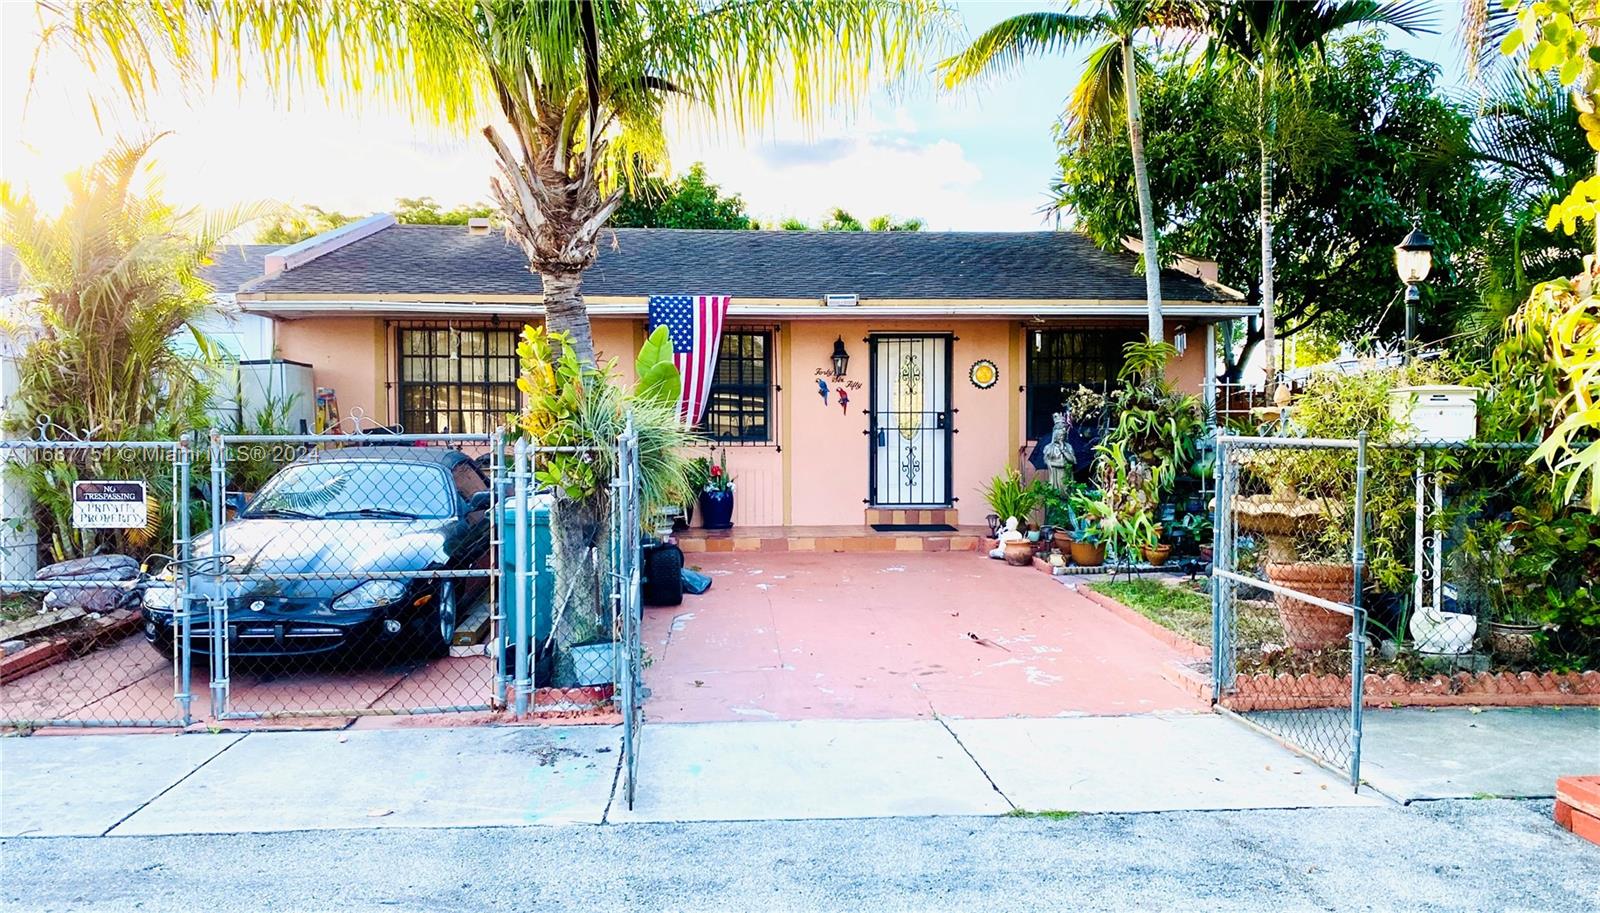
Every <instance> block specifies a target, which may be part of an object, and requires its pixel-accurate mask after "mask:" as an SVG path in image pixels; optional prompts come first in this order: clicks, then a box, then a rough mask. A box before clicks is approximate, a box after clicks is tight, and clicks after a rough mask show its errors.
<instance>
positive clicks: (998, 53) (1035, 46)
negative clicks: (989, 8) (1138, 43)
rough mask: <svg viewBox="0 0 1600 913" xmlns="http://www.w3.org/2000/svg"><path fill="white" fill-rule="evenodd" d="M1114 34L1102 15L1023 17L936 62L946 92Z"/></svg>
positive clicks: (1000, 25)
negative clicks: (1034, 58)
mask: <svg viewBox="0 0 1600 913" xmlns="http://www.w3.org/2000/svg"><path fill="white" fill-rule="evenodd" d="M1114 32H1115V24H1114V23H1113V22H1112V20H1111V19H1110V18H1109V17H1107V16H1105V15H1103V14H1102V15H1093V16H1079V15H1075V14H1071V13H1024V14H1022V15H1020V16H1012V17H1011V18H1009V19H1006V20H1004V21H1002V22H998V23H996V24H995V25H992V26H990V27H989V28H988V29H987V30H985V31H984V33H983V34H981V35H979V36H978V37H977V38H976V39H974V40H973V42H972V44H970V45H968V46H967V48H966V49H965V50H963V51H962V52H961V53H959V54H956V55H955V56H953V57H948V58H946V59H944V60H942V61H940V62H939V64H938V67H937V70H938V72H939V73H940V74H941V75H942V77H943V79H944V84H945V87H946V88H955V87H956V86H959V85H963V84H965V83H968V82H972V81H975V80H977V79H980V78H983V77H987V76H997V75H1001V74H1004V73H1009V72H1011V71H1013V70H1015V69H1016V68H1017V67H1018V66H1020V65H1021V64H1022V62H1023V61H1024V60H1027V59H1028V58H1029V57H1034V56H1039V55H1044V54H1052V53H1061V52H1064V51H1069V50H1072V49H1073V48H1076V47H1078V46H1079V45H1081V44H1084V43H1086V42H1090V41H1103V40H1105V39H1106V38H1107V37H1110V36H1111V35H1113V34H1114Z"/></svg>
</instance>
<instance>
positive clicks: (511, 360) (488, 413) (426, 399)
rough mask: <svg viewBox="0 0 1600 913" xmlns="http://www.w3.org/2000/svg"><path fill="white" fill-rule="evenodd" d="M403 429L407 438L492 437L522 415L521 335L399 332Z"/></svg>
mask: <svg viewBox="0 0 1600 913" xmlns="http://www.w3.org/2000/svg"><path fill="white" fill-rule="evenodd" d="M395 332H396V341H395V348H396V350H397V355H398V358H399V366H398V368H399V370H398V381H399V397H398V398H399V405H400V424H401V425H402V426H403V427H404V428H405V430H406V433H408V434H444V433H452V434H487V433H489V432H491V431H493V430H494V429H495V428H496V427H497V426H499V425H503V424H505V422H506V417H507V416H508V415H509V414H510V413H512V412H514V411H516V409H517V402H518V396H517V331H516V330H514V329H501V328H498V327H425V328H413V327H400V328H398V329H397V330H396V331H395Z"/></svg>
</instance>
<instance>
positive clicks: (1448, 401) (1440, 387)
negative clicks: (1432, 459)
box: [1389, 384, 1478, 441]
mask: <svg viewBox="0 0 1600 913" xmlns="http://www.w3.org/2000/svg"><path fill="white" fill-rule="evenodd" d="M1389 415H1390V416H1392V417H1393V418H1394V420H1395V421H1396V422H1397V423H1399V425H1400V426H1401V428H1402V431H1401V438H1402V439H1403V440H1409V441H1470V440H1472V439H1473V438H1475V437H1477V436H1478V388H1477V387H1456V386H1450V385H1447V384H1434V385H1424V386H1417V387H1395V388H1394V389H1393V390H1390V391H1389Z"/></svg>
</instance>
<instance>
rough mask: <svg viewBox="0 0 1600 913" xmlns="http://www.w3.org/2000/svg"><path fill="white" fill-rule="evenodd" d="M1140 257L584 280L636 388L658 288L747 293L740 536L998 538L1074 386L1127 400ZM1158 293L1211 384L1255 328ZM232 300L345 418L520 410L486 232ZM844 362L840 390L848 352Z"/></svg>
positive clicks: (725, 436) (708, 267) (1010, 245)
mask: <svg viewBox="0 0 1600 913" xmlns="http://www.w3.org/2000/svg"><path fill="white" fill-rule="evenodd" d="M1135 264H1136V259H1135V257H1134V256H1133V255H1132V254H1130V253H1127V252H1124V251H1116V252H1107V251H1104V250H1101V249H1099V248H1097V247H1096V246H1094V245H1093V244H1091V243H1090V242H1089V241H1088V240H1087V239H1086V238H1084V237H1083V236H1082V235H1079V234H1076V233H1073V232H1059V231H1058V232H1030V233H979V232H862V233H858V232H787V231H686V230H671V229H626V228H624V229H617V230H616V231H615V232H610V233H608V234H607V236H606V239H605V242H604V243H603V245H602V248H601V251H600V256H599V260H598V262H597V263H596V264H595V266H594V267H593V268H592V269H590V270H589V272H588V273H587V274H586V276H585V279H584V284H583V290H584V294H585V298H586V301H587V304H588V307H589V311H590V314H591V317H592V320H593V328H594V339H595V347H596V349H597V350H598V351H599V352H600V354H601V358H602V360H603V359H605V358H615V359H616V360H617V363H618V367H619V370H620V371H621V372H622V373H624V374H627V373H629V372H631V368H632V356H633V354H634V353H635V352H636V351H637V350H638V348H639V346H640V345H641V343H642V342H643V341H644V339H645V335H646V334H645V327H646V310H647V301H648V298H649V296H651V295H693V294H725V295H730V296H732V304H731V306H730V308H729V311H728V316H727V320H726V325H725V329H724V331H723V335H722V343H721V355H720V358H719V360H718V365H717V369H716V374H715V377H714V382H713V387H712V390H711V398H710V406H709V409H708V415H707V418H706V423H705V428H706V431H707V433H708V434H709V435H710V436H711V437H712V438H713V439H715V440H716V441H717V442H718V445H719V446H722V445H725V446H726V447H727V454H728V464H729V468H730V472H731V473H732V475H733V476H734V478H735V479H736V481H737V497H736V513H735V521H736V522H737V523H739V524H742V525H745V526H815V525H842V524H848V525H860V524H862V523H863V521H864V520H865V521H868V522H876V521H878V520H879V519H882V518H881V515H879V514H877V513H875V511H879V510H883V511H893V510H906V509H916V510H919V511H923V512H921V513H918V514H917V517H918V518H919V519H921V520H922V521H924V522H934V521H937V522H949V523H966V524H975V523H982V522H983V518H984V516H985V514H986V513H987V512H988V510H987V507H986V506H985V503H984V498H983V495H982V493H981V492H982V488H983V486H984V484H985V483H986V482H987V481H988V479H989V478H990V477H992V476H993V475H995V473H997V472H999V471H1000V470H1002V469H1003V468H1005V467H1006V466H1008V465H1015V464H1016V461H1017V459H1018V455H1019V453H1020V452H1022V451H1023V448H1025V447H1026V445H1027V444H1028V442H1030V441H1037V440H1039V439H1040V438H1041V437H1047V436H1048V434H1049V432H1050V427H1051V413H1052V412H1053V411H1054V410H1056V409H1057V408H1058V407H1059V405H1060V403H1061V401H1062V397H1063V395H1064V393H1066V392H1068V391H1070V390H1073V389H1076V387H1077V386H1078V385H1079V384H1084V385H1088V386H1090V387H1097V388H1102V389H1103V388H1105V387H1108V386H1111V385H1114V383H1115V379H1116V374H1117V370H1118V368H1119V366H1120V364H1121V360H1122V350H1123V345H1124V344H1125V343H1127V342H1129V341H1131V340H1134V339H1137V338H1139V337H1140V335H1141V334H1142V333H1143V330H1144V327H1145V319H1146V317H1145V315H1146V307H1145V287H1144V279H1143V277H1142V276H1140V275H1138V274H1137V273H1136V270H1135ZM1209 278H1210V280H1211V281H1208V277H1205V276H1204V275H1202V276H1198V277H1197V276H1195V275H1190V274H1187V273H1185V272H1181V271H1178V270H1169V271H1166V272H1164V273H1163V275H1162V277H1161V281H1162V288H1163V295H1164V297H1165V303H1166V320H1167V326H1168V333H1169V338H1170V339H1171V340H1172V341H1174V342H1175V343H1177V344H1178V346H1179V348H1180V350H1181V352H1182V354H1181V355H1180V356H1179V357H1178V358H1177V359H1175V360H1174V361H1173V362H1172V364H1171V365H1170V366H1169V368H1168V376H1169V377H1170V378H1171V379H1172V380H1173V381H1174V382H1175V383H1176V385H1177V386H1178V387H1179V388H1181V389H1184V390H1187V391H1191V392H1195V393H1204V392H1207V391H1209V390H1210V388H1211V382H1212V376H1213V370H1214V359H1213V358H1212V357H1210V353H1213V352H1214V351H1215V346H1214V344H1213V338H1214V337H1213V325H1214V324H1215V323H1216V322H1217V321H1219V320H1224V319H1230V318H1237V317H1243V316H1247V315H1248V314H1249V313H1250V308H1249V307H1248V306H1247V305H1246V303H1245V302H1244V301H1243V300H1242V298H1241V297H1240V296H1239V294H1238V293H1236V292H1233V291H1232V290H1229V289H1226V288H1224V287H1222V286H1220V285H1217V284H1216V283H1215V281H1214V275H1213V276H1211V277H1209ZM235 297H236V301H237V303H238V305H239V307H240V308H242V309H243V310H244V311H245V312H246V313H251V314H260V315H265V316H269V317H271V318H273V319H274V320H275V321H276V329H275V337H274V338H275V344H276V348H277V354H278V355H279V357H281V358H285V359H290V360H293V361H297V362H303V363H306V364H309V365H311V366H312V369H313V372H314V376H315V384H316V386H317V387H319V388H330V389H331V390H332V391H333V393H334V395H335V396H336V397H337V400H338V403H339V408H340V409H341V410H342V411H343V412H344V413H347V414H348V413H349V412H351V411H352V410H353V409H355V408H357V407H359V408H360V409H361V410H362V412H363V413H364V414H365V415H366V416H368V417H370V418H372V419H375V420H377V421H378V422H380V423H384V424H398V425H401V426H403V427H404V429H405V430H406V431H408V432H440V431H446V430H449V431H464V432H482V431H486V430H488V429H490V428H492V427H493V426H495V425H497V424H500V423H501V422H503V421H504V417H505V416H506V414H507V413H509V412H511V411H513V410H514V409H515V408H516V406H517V397H518V394H517V390H516V386H515V380H516V372H517V364H516V338H517V334H518V332H519V331H520V330H521V328H522V326H523V325H524V324H526V323H530V322H537V321H538V320H540V318H541V314H542V310H543V306H542V288H541V283H540V280H539V277H538V276H537V275H534V274H532V273H530V272H529V271H528V267H527V264H526V262H525V260H524V259H523V256H522V253H521V251H520V250H519V249H518V248H517V247H516V246H514V245H512V244H510V243H508V242H507V241H506V239H505V238H504V237H503V236H502V235H501V234H500V233H499V232H491V231H490V230H489V229H488V228H487V227H486V226H481V225H480V226H472V227H455V226H411V225H398V224H395V221H394V220H393V218H391V217H389V216H385V215H379V216H373V217H370V218H368V219H364V220H362V221H360V222H356V223H352V224H351V225H347V226H344V227H342V228H340V229H338V230H335V231H332V232H328V233H326V234H324V235H320V236H317V237H315V238H311V239H308V240H307V241H304V242H301V243H300V244H296V245H293V246H292V247H288V248H284V249H282V250H279V251H277V252H275V253H273V254H270V255H268V256H267V258H266V275H265V276H263V277H261V278H258V279H256V280H254V281H252V282H250V283H247V284H246V285H245V286H244V287H243V288H241V289H240V290H239V292H238V293H237V295H236V296H235ZM836 354H843V355H846V356H848V359H849V360H848V364H847V366H845V370H844V372H843V376H842V377H838V376H836V374H835V368H834V365H835V362H834V356H835V355H836Z"/></svg>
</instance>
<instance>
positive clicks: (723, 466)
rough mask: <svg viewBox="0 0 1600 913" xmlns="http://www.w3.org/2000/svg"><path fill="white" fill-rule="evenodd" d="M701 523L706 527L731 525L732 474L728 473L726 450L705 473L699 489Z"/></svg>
mask: <svg viewBox="0 0 1600 913" xmlns="http://www.w3.org/2000/svg"><path fill="white" fill-rule="evenodd" d="M700 517H701V521H700V522H701V524H702V525H704V526H705V528H706V529H731V528H732V527H733V476H730V475H728V451H726V450H724V451H722V452H721V454H720V455H719V457H718V460H717V462H716V463H714V464H712V465H711V466H710V468H709V469H708V471H707V473H706V484H705V487H704V488H702V489H701V490H700Z"/></svg>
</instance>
